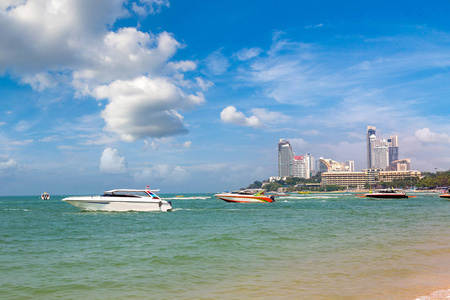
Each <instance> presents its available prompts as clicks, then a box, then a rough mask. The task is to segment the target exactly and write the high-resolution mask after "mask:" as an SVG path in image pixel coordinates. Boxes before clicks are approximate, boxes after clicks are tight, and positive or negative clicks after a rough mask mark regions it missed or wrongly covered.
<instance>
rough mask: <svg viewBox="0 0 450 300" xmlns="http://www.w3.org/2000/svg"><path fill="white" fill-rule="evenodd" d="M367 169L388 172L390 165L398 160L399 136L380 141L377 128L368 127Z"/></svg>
mask: <svg viewBox="0 0 450 300" xmlns="http://www.w3.org/2000/svg"><path fill="white" fill-rule="evenodd" d="M366 138H367V169H382V170H386V169H387V168H388V167H389V165H390V164H391V163H392V162H393V161H396V160H398V136H396V135H391V136H390V138H389V139H387V140H386V139H378V138H377V136H376V127H375V126H367V136H366Z"/></svg>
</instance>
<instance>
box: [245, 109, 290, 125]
mask: <svg viewBox="0 0 450 300" xmlns="http://www.w3.org/2000/svg"><path fill="white" fill-rule="evenodd" d="M251 112H252V113H253V115H254V116H255V117H257V118H258V119H259V120H262V122H263V123H267V124H278V123H286V122H289V121H290V120H291V117H289V116H287V115H285V114H283V113H280V112H276V111H269V110H268V109H266V108H252V110H251Z"/></svg>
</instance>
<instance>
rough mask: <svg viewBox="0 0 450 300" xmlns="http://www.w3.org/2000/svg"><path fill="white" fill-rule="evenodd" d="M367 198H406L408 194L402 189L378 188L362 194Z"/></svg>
mask: <svg viewBox="0 0 450 300" xmlns="http://www.w3.org/2000/svg"><path fill="white" fill-rule="evenodd" d="M364 196H365V197H369V198H408V197H409V196H408V195H406V193H405V192H404V191H402V190H397V189H380V190H378V191H376V192H370V193H367V194H365V195H364Z"/></svg>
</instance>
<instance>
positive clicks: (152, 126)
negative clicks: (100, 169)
mask: <svg viewBox="0 0 450 300" xmlns="http://www.w3.org/2000/svg"><path fill="white" fill-rule="evenodd" d="M168 6H169V1H167V0H136V1H131V4H130V3H128V1H126V0H98V1H68V0H53V1H46V0H28V1H13V0H9V1H6V2H2V4H1V5H0V27H1V28H2V30H0V40H1V41H2V42H1V43H0V73H2V72H6V71H7V72H9V73H11V74H12V75H14V77H18V78H20V80H21V82H22V83H26V84H29V85H30V86H32V87H33V88H34V89H35V90H37V91H42V90H44V89H48V88H55V87H58V84H61V85H65V86H66V87H67V86H70V87H72V88H73V89H75V93H76V95H77V96H94V97H95V98H97V99H100V98H101V99H105V98H106V99H108V101H109V102H108V103H109V104H107V105H106V107H105V110H104V111H103V112H102V114H101V115H102V117H103V118H104V119H105V121H106V127H105V129H106V130H108V131H112V132H115V133H118V134H119V135H120V137H121V138H122V139H123V140H126V141H135V140H136V139H140V138H145V137H161V136H169V135H173V134H180V133H184V132H186V131H187V130H186V128H185V126H184V124H183V116H182V115H181V114H180V113H179V112H180V111H183V110H186V109H192V108H193V106H196V105H199V104H202V103H203V102H204V101H205V99H204V96H203V94H202V93H201V92H200V91H198V92H196V91H194V88H197V89H198V90H206V89H207V88H208V87H209V86H210V84H209V83H205V82H204V81H202V80H201V79H200V80H199V79H193V81H192V82H188V81H187V80H184V79H183V80H181V81H177V78H178V79H179V78H183V75H182V74H181V72H191V71H194V70H195V69H196V68H197V64H196V63H195V62H193V61H188V60H187V61H171V59H172V57H173V56H174V55H175V53H176V52H177V51H178V50H179V49H181V48H183V47H184V45H183V44H181V43H179V42H178V41H177V40H176V39H175V38H174V37H173V36H172V34H170V33H168V32H165V31H163V32H161V33H159V34H153V33H151V32H142V31H140V30H138V29H137V28H135V27H118V26H116V28H115V29H114V30H110V29H109V28H113V27H114V26H113V25H115V22H116V21H117V20H118V19H120V18H122V17H125V16H127V15H129V14H132V13H136V14H138V15H142V16H144V15H148V14H155V13H158V12H159V11H160V9H161V7H168ZM213 64H214V63H213ZM216 66H217V65H216ZM213 68H214V67H213ZM193 77H194V76H193ZM194 78H195V77H194ZM195 80H196V81H197V82H196V83H195ZM193 87H194V88H193ZM182 88H191V89H192V92H191V93H190V94H185V93H184V92H183V90H182ZM25 125H26V123H22V124H18V126H16V129H17V130H23V129H22V128H24V126H25Z"/></svg>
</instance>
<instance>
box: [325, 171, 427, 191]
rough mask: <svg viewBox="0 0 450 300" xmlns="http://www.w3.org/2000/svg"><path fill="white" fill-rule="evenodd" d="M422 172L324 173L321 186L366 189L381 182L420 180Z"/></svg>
mask: <svg viewBox="0 0 450 300" xmlns="http://www.w3.org/2000/svg"><path fill="white" fill-rule="evenodd" d="M420 176H421V172H420V171H381V169H367V170H364V171H363V172H325V173H322V182H321V185H339V186H347V187H348V186H355V187H357V188H364V186H365V185H366V183H369V184H370V185H373V184H377V183H379V182H392V181H394V180H397V179H405V178H409V177H418V178H420Z"/></svg>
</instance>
